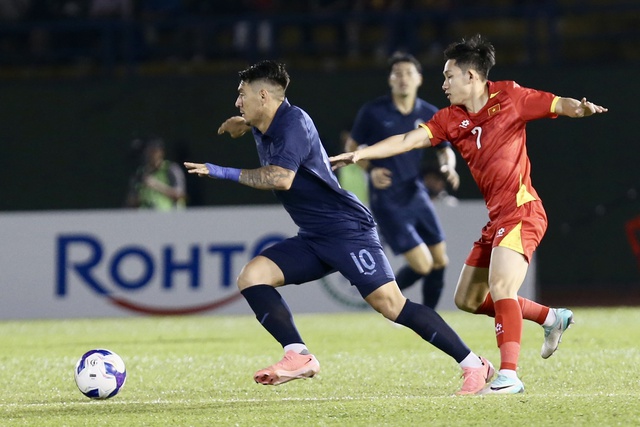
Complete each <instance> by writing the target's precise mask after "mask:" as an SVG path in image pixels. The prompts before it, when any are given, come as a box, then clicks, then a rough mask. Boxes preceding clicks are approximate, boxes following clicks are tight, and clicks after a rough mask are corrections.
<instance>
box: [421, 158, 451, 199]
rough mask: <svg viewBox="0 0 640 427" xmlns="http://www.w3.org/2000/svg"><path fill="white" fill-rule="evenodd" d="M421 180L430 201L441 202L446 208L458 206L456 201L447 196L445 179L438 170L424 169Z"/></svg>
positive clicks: (442, 173) (449, 195)
mask: <svg viewBox="0 0 640 427" xmlns="http://www.w3.org/2000/svg"><path fill="white" fill-rule="evenodd" d="M422 179H423V181H424V186H425V187H426V188H427V192H429V197H430V198H431V200H432V201H434V202H442V203H444V204H445V205H448V206H456V205H457V204H458V199H457V198H456V197H455V196H452V195H451V194H449V191H448V186H449V184H448V182H447V177H446V175H445V174H444V172H442V171H441V170H440V169H439V168H430V167H429V168H426V169H425V171H424V173H423V175H422Z"/></svg>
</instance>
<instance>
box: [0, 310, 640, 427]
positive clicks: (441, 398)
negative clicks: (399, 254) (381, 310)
mask: <svg viewBox="0 0 640 427" xmlns="http://www.w3.org/2000/svg"><path fill="white" fill-rule="evenodd" d="M574 312H575V316H576V324H575V325H573V327H572V328H571V329H570V330H569V331H568V332H567V333H566V335H565V337H564V340H563V343H562V344H561V345H560V348H559V350H558V352H556V354H554V355H553V356H552V357H551V358H549V359H548V360H543V359H542V358H541V357H540V354H539V351H540V346H541V343H542V337H543V331H542V328H541V327H540V326H538V325H536V324H533V323H531V322H525V327H524V331H523V341H522V352H521V358H520V371H519V373H520V376H521V378H522V380H523V382H524V384H525V387H526V391H525V393H524V394H520V395H511V396H484V397H482V396H465V397H456V396H452V394H453V393H454V392H455V391H456V390H457V389H458V388H459V387H460V384H461V379H460V373H461V371H460V370H459V368H458V366H457V365H456V363H455V362H454V361H453V360H452V359H450V358H449V357H448V356H446V355H444V354H443V353H441V352H439V351H438V350H436V349H435V348H433V347H432V346H431V345H429V344H428V343H425V342H424V341H422V340H421V339H419V338H418V337H417V336H416V335H415V334H414V333H413V332H412V331H410V330H408V329H404V328H401V329H400V328H397V327H395V326H393V325H392V324H391V323H390V322H388V321H386V320H384V319H383V318H381V317H380V316H379V315H377V314H375V313H373V312H363V313H354V314H338V315H336V314H328V315H298V316H297V323H298V326H299V329H300V331H301V332H302V334H303V336H304V337H305V339H306V341H307V344H308V346H309V348H310V350H311V351H312V352H313V353H314V354H315V355H316V356H317V357H318V359H319V360H320V365H321V371H320V374H318V375H317V376H316V378H313V379H310V380H304V381H303V380H297V381H293V382H290V383H287V384H284V385H281V386H277V387H269V386H262V385H258V384H255V383H254V382H253V379H252V376H253V373H254V371H256V370H258V369H260V368H263V367H265V366H268V365H270V364H272V363H274V362H275V361H277V360H279V359H280V357H281V356H282V350H281V348H280V347H279V345H278V344H277V343H276V342H275V341H273V340H272V338H271V337H270V336H269V335H268V334H267V333H266V332H265V331H264V330H263V329H262V328H261V327H260V326H259V324H258V323H257V321H256V320H255V318H253V317H250V316H198V317H172V318H165V317H160V318H158V317H152V318H126V319H97V320H86V319H81V320H47V321H5V322H0V342H1V343H2V344H1V346H2V347H1V350H0V357H1V359H0V384H2V392H1V393H0V425H2V426H25V425H28V426H86V425H94V426H171V425H175V426H227V425H229V426H233V425H237V426H296V427H299V426H410V425H429V426H438V425H442V426H452V425H455V426H458V425H460V426H464V425H469V426H472V425H473V426H483V425H486V426H489V425H491V426H501V425H505V426H512V425H526V426H532V425H539V426H548V425H560V426H594V425H598V426H609V425H622V426H630V425H640V424H639V423H640V421H639V420H640V403H639V399H638V398H639V397H640V350H639V345H640V327H639V326H638V325H639V324H640V309H632V308H619V309H576V310H574ZM443 317H444V318H445V319H446V320H447V321H448V322H449V323H450V324H451V325H452V326H453V327H454V328H455V329H456V330H457V331H458V332H459V333H460V335H461V336H462V337H463V339H464V340H465V341H466V342H467V344H469V345H470V347H471V348H472V349H474V351H476V352H477V353H479V354H482V355H484V356H485V357H487V358H489V359H490V360H492V361H493V362H494V363H495V364H497V363H498V360H499V353H498V350H497V348H496V346H495V337H494V334H493V319H490V318H488V317H481V316H473V315H470V314H466V313H462V312H444V313H443ZM97 347H104V348H108V349H110V350H113V351H115V352H116V353H118V354H119V355H120V356H121V357H122V358H123V359H124V361H125V363H126V365H127V373H128V378H127V383H126V384H125V387H124V388H123V389H122V391H121V392H120V394H119V395H117V396H115V397H114V398H112V399H110V400H105V401H93V400H90V399H88V398H86V397H84V396H83V395H82V394H81V393H80V392H79V391H78V390H77V388H76V386H75V383H74V380H73V367H74V364H75V362H76V360H77V359H78V358H79V357H80V356H81V355H82V354H83V353H84V352H85V351H87V350H89V349H92V348H97Z"/></svg>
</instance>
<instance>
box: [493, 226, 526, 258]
mask: <svg viewBox="0 0 640 427" xmlns="http://www.w3.org/2000/svg"><path fill="white" fill-rule="evenodd" d="M521 231H522V221H520V222H519V223H518V225H516V226H515V227H513V230H511V231H510V232H509V234H507V235H506V236H504V238H503V239H502V241H501V242H500V244H499V245H498V246H502V247H503V248H509V249H513V250H514V251H516V252H518V253H520V254H523V255H524V248H523V247H522V236H521Z"/></svg>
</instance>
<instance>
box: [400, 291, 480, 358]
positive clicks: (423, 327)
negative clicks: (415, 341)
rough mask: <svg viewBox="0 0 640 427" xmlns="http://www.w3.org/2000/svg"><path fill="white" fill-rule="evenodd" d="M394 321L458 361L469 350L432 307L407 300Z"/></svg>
mask: <svg viewBox="0 0 640 427" xmlns="http://www.w3.org/2000/svg"><path fill="white" fill-rule="evenodd" d="M396 323H399V324H401V325H404V326H406V327H407V328H409V329H411V330H413V331H414V332H415V333H417V334H418V335H420V336H421V337H422V338H423V339H424V340H425V341H427V342H429V343H431V344H432V345H433V346H435V347H436V348H438V349H440V350H442V351H444V352H445V353H447V354H448V355H449V356H451V357H453V358H454V359H455V361H456V362H458V363H460V362H462V360H463V359H464V358H465V357H467V356H468V355H469V353H470V352H471V350H470V349H469V347H467V345H466V344H465V343H464V342H463V341H462V339H461V338H460V337H459V336H458V334H457V333H456V332H455V331H454V330H453V329H451V326H449V325H448V324H447V322H445V321H444V319H443V318H442V317H440V315H439V314H438V313H436V312H435V311H434V310H433V309H431V308H429V307H427V306H425V305H421V304H416V303H415V302H411V301H409V300H407V302H406V304H405V305H404V307H403V308H402V311H401V312H400V314H399V315H398V318H397V319H396Z"/></svg>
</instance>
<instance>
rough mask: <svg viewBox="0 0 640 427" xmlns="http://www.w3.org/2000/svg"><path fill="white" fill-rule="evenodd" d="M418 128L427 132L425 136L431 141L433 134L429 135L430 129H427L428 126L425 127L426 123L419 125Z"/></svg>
mask: <svg viewBox="0 0 640 427" xmlns="http://www.w3.org/2000/svg"><path fill="white" fill-rule="evenodd" d="M420 127H421V128H424V130H426V131H427V135H429V139H433V134H432V133H431V129H429V126H427V124H426V123H420Z"/></svg>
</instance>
